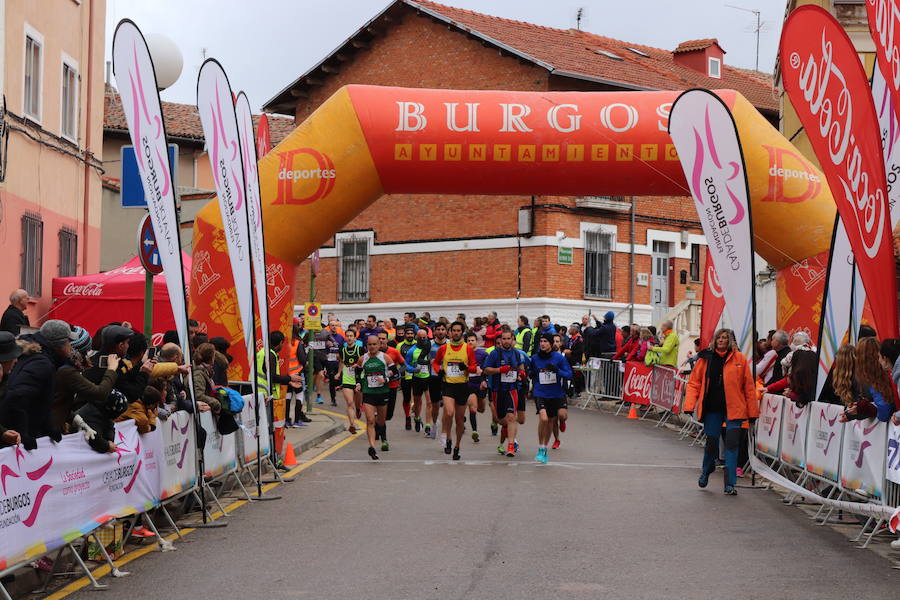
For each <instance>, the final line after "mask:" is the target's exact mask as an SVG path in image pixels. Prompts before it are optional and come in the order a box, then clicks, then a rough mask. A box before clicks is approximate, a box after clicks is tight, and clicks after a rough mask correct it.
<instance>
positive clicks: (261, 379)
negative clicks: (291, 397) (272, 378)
mask: <svg viewBox="0 0 900 600" xmlns="http://www.w3.org/2000/svg"><path fill="white" fill-rule="evenodd" d="M269 352H271V353H272V354H275V351H274V350H271V349H270V350H269ZM267 366H268V365H266V349H265V348H263V349H261V350H260V351H259V352H257V353H256V385H257V386H258V387H259V389H261V390H268V384H269V382H268V381H267V380H266V367H267ZM280 371H281V369H280V368H279V367H278V355H277V354H275V372H274V373H272V374H273V375H280V374H281V373H280ZM272 387H273V388H274V389H273V390H271V392H270V394H269V395H270V396H271V397H272V398H281V386H280V385H278V384H275V385H273V386H272Z"/></svg>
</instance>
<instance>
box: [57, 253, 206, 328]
mask: <svg viewBox="0 0 900 600" xmlns="http://www.w3.org/2000/svg"><path fill="white" fill-rule="evenodd" d="M181 258H182V260H183V261H184V281H185V284H186V285H189V284H190V275H191V257H190V256H188V255H187V254H185V253H183V252H182V256H181ZM144 276H145V272H144V267H142V266H141V261H140V259H139V258H138V257H137V256H135V257H134V258H132V259H131V260H129V261H128V262H126V263H125V264H124V265H122V266H121V267H117V268H115V269H112V270H110V271H106V272H105V273H96V274H92V275H78V276H76V277H54V278H53V304H52V306H51V308H50V312H49V313H48V314H47V318H48V319H62V320H63V321H66V322H67V323H71V324H73V325H80V326H82V327H84V328H85V329H87V330H88V332H90V334H91V335H93V334H94V332H96V331H97V330H98V329H99V328H100V327H102V326H103V325H106V324H108V323H110V322H113V321H128V322H129V323H131V325H132V326H133V327H134V328H135V329H136V330H138V331H143V329H144ZM170 329H175V319H174V317H173V316H172V306H171V304H169V290H168V288H167V287H166V277H165V274H163V275H158V276H156V277H155V278H154V279H153V333H154V338H155V339H154V343H156V344H158V343H160V342H161V341H162V334H163V333H164V332H166V331H168V330H170Z"/></svg>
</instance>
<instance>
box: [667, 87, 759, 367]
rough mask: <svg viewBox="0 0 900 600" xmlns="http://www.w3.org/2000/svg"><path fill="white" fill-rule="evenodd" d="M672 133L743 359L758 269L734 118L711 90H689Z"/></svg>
mask: <svg viewBox="0 0 900 600" xmlns="http://www.w3.org/2000/svg"><path fill="white" fill-rule="evenodd" d="M669 134H670V135H671V136H672V141H673V142H674V143H675V148H676V150H678V159H679V160H680V161H681V167H682V169H684V176H685V179H686V180H687V183H688V186H689V187H690V189H691V195H692V196H693V198H694V204H695V205H696V207H697V215H698V216H699V218H700V224H701V225H702V226H703V233H704V235H705V236H706V242H707V248H708V250H709V253H710V256H712V259H713V263H714V264H715V269H716V274H717V275H718V279H719V281H720V282H721V284H722V285H721V289H722V290H723V291H724V297H725V309H726V310H727V311H728V316H729V317H730V319H731V322H732V324H733V326H734V330H735V338H736V339H737V343H738V347H740V349H741V352H743V353H744V356H753V343H754V340H753V332H754V329H755V326H754V323H755V306H756V296H755V294H756V268H755V266H754V258H753V234H752V231H751V230H752V221H751V217H750V190H749V189H748V186H747V172H746V165H745V164H744V153H743V150H742V149H741V142H740V140H739V139H738V133H737V126H736V125H735V122H734V118H733V117H732V116H731V111H729V110H728V107H727V106H726V105H725V102H723V101H722V99H721V98H719V97H718V96H716V95H715V94H713V93H712V92H710V91H709V90H699V89H694V90H688V91H686V92H684V93H683V94H681V95H680V96H678V98H677V99H676V100H675V103H674V104H673V105H672V112H671V115H670V116H669Z"/></svg>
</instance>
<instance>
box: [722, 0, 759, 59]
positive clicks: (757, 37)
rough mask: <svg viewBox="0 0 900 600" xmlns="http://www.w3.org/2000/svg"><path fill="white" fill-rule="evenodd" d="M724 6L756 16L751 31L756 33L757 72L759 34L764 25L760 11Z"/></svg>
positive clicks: (729, 5) (730, 5)
mask: <svg viewBox="0 0 900 600" xmlns="http://www.w3.org/2000/svg"><path fill="white" fill-rule="evenodd" d="M725 6H727V7H728V8H733V9H735V10H742V11H744V12H748V13H753V14H754V15H756V27H755V28H754V30H753V31H754V32H755V33H756V70H757V71H759V34H760V32H761V31H762V28H763V25H764V23H763V22H762V21H761V20H760V14H761V13H760V11H759V10H758V9H755V8H744V7H743V6H735V5H733V4H726V5H725Z"/></svg>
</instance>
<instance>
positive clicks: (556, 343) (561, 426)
mask: <svg viewBox="0 0 900 600" xmlns="http://www.w3.org/2000/svg"><path fill="white" fill-rule="evenodd" d="M545 335H546V334H545ZM538 341H540V340H538ZM553 351H554V352H560V353H561V352H562V351H563V341H562V336H561V335H559V334H558V333H557V334H554V335H553ZM561 384H562V389H563V390H567V389H568V388H569V380H568V379H566V378H563V379H562V381H561ZM551 425H552V428H553V446H552V448H553V450H559V445H560V443H561V442H560V439H559V434H560V432H563V433H565V431H566V422H565V421H562V422H560V421H558V420H557V421H553V422H551Z"/></svg>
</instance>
